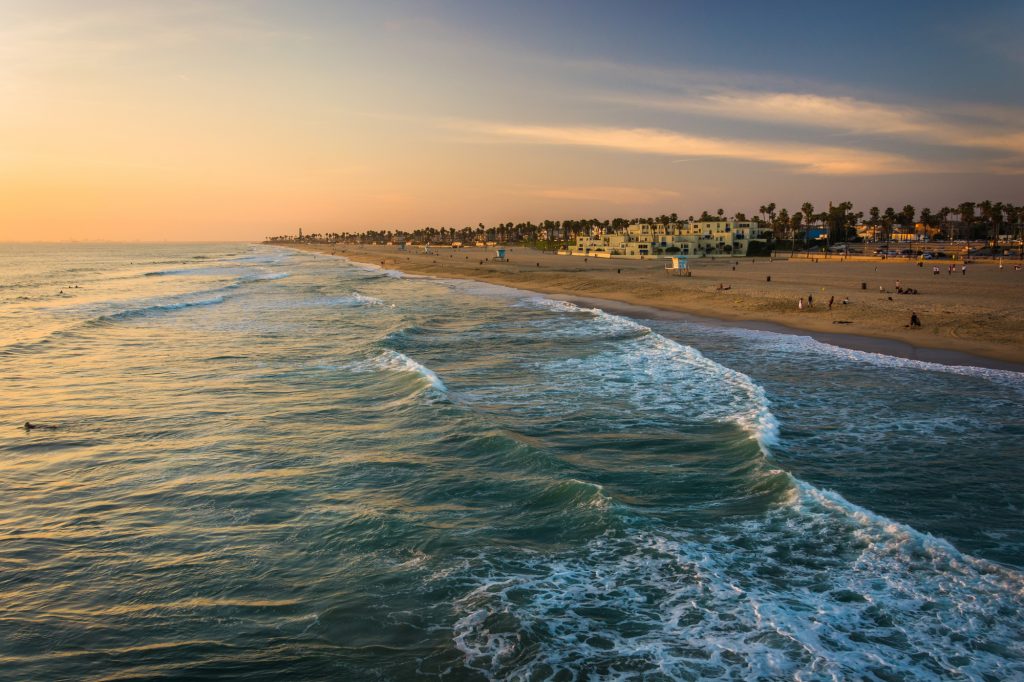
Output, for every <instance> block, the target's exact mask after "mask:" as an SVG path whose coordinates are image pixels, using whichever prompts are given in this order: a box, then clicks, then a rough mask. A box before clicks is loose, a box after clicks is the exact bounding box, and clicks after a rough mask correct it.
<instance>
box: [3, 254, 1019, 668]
mask: <svg viewBox="0 0 1024 682" xmlns="http://www.w3.org/2000/svg"><path fill="white" fill-rule="evenodd" d="M3 249H5V252H4V254H3V256H4V258H5V263H6V264H8V266H9V267H7V268H5V269H4V270H3V272H0V329H3V334H2V336H0V372H2V376H3V378H4V383H3V398H4V399H3V401H0V424H6V425H7V426H6V427H4V428H2V429H0V451H2V458H0V486H2V489H3V491H4V494H3V496H2V497H0V512H2V513H0V593H2V599H0V604H2V606H0V612H2V614H3V618H2V619H0V666H2V668H3V669H4V670H5V677H8V678H11V679H24V680H36V679H60V678H73V679H124V678H133V679H138V678H155V677H164V678H172V679H195V678H207V677H211V678H212V677H216V678H221V677H227V678H233V677H238V678H245V679H280V678H282V677H287V678H289V679H338V678H343V679H345V678H353V679H364V678H367V677H382V678H385V679H408V678H414V677H441V678H444V679H478V678H481V677H484V678H486V677H494V678H537V679H543V678H548V677H550V678H553V679H584V678H590V677H616V676H618V677H629V676H632V675H638V676H640V675H646V676H649V677H656V676H658V675H662V676H665V677H668V678H680V679H695V678H700V677H722V678H743V679H749V678H755V677H757V676H762V677H765V678H772V677H794V676H800V677H802V678H807V679H811V678H813V679H818V678H826V679H828V678H835V679H846V678H868V679H890V678H905V679H922V678H923V679H929V678H963V679H983V678H984V677H986V676H988V677H989V678H991V679H1008V678H1012V677H1015V676H1020V675H1022V674H1024V662H1022V658H1024V652H1022V650H1021V645H1020V644H1019V642H1020V641H1022V635H1024V632H1022V630H1024V626H1022V623H1021V619H1020V613H1021V607H1022V606H1024V604H1022V603H1021V602H1022V592H1024V591H1022V587H1024V581H1022V580H1021V574H1020V573H1019V570H1018V569H1019V567H1020V566H1021V565H1022V563H1024V553H1022V546H1024V537H1022V536H1021V533H1022V531H1021V524H1020V523H1019V520H1020V509H1021V505H1022V504H1024V496H1022V486H1024V483H1022V481H1024V476H1021V474H1022V473H1024V471H1021V467H1022V466H1024V465H1022V464H1021V461H1020V457H1019V452H1020V451H1019V442H1020V436H1021V435H1022V430H1021V427H1020V426H1019V425H1018V423H1017V422H1016V421H1015V420H1014V418H1013V415H1015V414H1019V412H1020V407H1021V405H1022V403H1024V378H1022V377H1021V375H1015V374H1012V373H1005V372H994V371H989V370H973V369H950V368H939V367H935V366H929V365H923V364H921V363H914V362H911V361H904V360H895V359H887V358H881V357H877V356H870V355H866V354H858V353H853V352H849V351H838V350H836V349H833V348H830V347H827V346H822V345H820V344H817V343H815V342H813V341H810V340H808V339H803V338H800V337H783V336H777V335H773V334H769V333H763V332H743V331H738V330H735V329H728V330H725V329H715V328H711V327H706V326H702V325H696V324H683V323H675V322H656V323H655V322H647V321H633V320H629V319H626V318H622V317H617V316H613V315H607V314H605V313H602V312H600V311H592V310H584V309H580V308H576V307H575V306H571V305H568V304H564V303H558V302H553V301H548V300H546V299H543V298H540V297H536V296H533V295H528V294H522V293H518V292H513V291H510V290H507V289H500V288H497V287H489V286H484V285H478V284H473V283H458V282H448V281H440V280H431V279H426V278H415V279H412V278H409V279H406V278H402V277H401V276H400V275H399V274H398V273H386V272H382V271H380V270H377V269H374V268H370V267H367V266H358V265H353V264H346V263H344V262H342V261H340V260H335V259H328V258H323V257H321V258H318V259H314V258H313V257H312V256H309V255H306V254H300V253H294V252H290V251H286V250H282V249H274V248H269V247H256V246H238V245H213V246H211V245H170V246H167V245H160V246H152V245H146V246H137V245H132V246H110V245H103V246H98V245H88V246H82V245H73V246H49V245H48V246H45V247H44V246H4V247H3ZM62 290H63V293H60V292H61V291H62ZM979 416H981V417H982V418H983V419H984V423H985V427H986V430H985V439H984V447H978V443H977V435H976V425H977V421H978V419H979ZM26 420H30V421H33V422H37V421H38V422H40V423H47V424H53V425H55V426H57V427H58V428H57V429H55V430H52V431H51V430H31V431H26V430H24V429H21V428H18V425H20V424H22V423H23V422H25V421H26Z"/></svg>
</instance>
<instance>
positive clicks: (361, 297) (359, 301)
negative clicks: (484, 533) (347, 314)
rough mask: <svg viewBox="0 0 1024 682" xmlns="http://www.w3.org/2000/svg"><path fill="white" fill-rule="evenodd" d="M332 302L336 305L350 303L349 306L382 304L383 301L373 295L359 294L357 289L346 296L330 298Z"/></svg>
mask: <svg viewBox="0 0 1024 682" xmlns="http://www.w3.org/2000/svg"><path fill="white" fill-rule="evenodd" d="M332 303H334V304H336V305H351V306H376V305H384V301H382V300H380V299H379V298H376V297H374V296H367V295H366V294H361V293H359V292H358V291H356V292H353V293H351V294H348V295H347V296H341V297H339V298H335V299H332Z"/></svg>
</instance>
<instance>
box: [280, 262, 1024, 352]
mask: <svg viewBox="0 0 1024 682" xmlns="http://www.w3.org/2000/svg"><path fill="white" fill-rule="evenodd" d="M278 245H279V246H286V247H288V248H295V249H299V250H303V251H311V252H317V253H328V254H330V253H332V252H334V253H336V254H337V255H342V256H345V257H347V258H349V259H351V260H353V261H357V262H362V263H371V264H374V265H382V264H383V265H384V266H385V267H387V268H393V269H397V270H401V271H404V272H409V273H416V274H425V275H433V276H437V277H451V278H461V279H472V280H477V281H482V282H490V283H494V284H501V285H505V286H509V287H513V288H518V289H525V290H529V291H536V292H538V293H544V294H547V295H550V296H553V297H555V298H561V299H564V300H570V301H579V302H582V303H584V304H586V305H590V306H595V307H601V308H604V309H607V310H610V311H616V312H622V313H626V314H631V315H634V316H640V317H665V316H674V317H687V318H690V319H695V320H698V321H704V322H709V323H717V324H720V325H726V326H734V327H741V328H747V329H759V330H765V331H773V332H778V333H791V334H801V335H809V336H811V337H812V338H814V339H816V340H818V341H821V342H823V343H828V344H831V345H834V346H839V347H843V348H849V349H854V350H861V351H867V352H874V353H881V354H885V355H891V356H895V357H903V358H910V359H915V360H922V361H927V362H936V363H941V364H947V365H970V366H977V367H987V368H993V369H1004V370H1010V371H1016V372H1024V348H1022V344H1021V343H1020V339H1021V338H1024V271H1015V270H1013V269H1012V268H1004V269H1000V268H999V267H998V266H997V265H995V264H991V263H986V264H972V265H971V266H969V270H970V271H969V273H968V274H966V275H963V274H961V273H960V271H959V269H957V270H956V272H955V273H954V274H949V272H948V269H946V268H947V265H946V264H943V270H941V271H940V274H938V275H934V274H932V269H931V265H928V266H927V267H922V266H918V265H917V264H916V263H913V262H905V261H901V262H897V261H888V262H855V261H842V260H837V259H833V260H828V261H826V260H819V261H818V262H815V261H813V260H807V259H797V260H793V261H789V260H786V259H781V260H778V259H775V260H771V261H769V259H767V258H754V259H751V258H741V259H735V260H734V259H707V260H703V259H701V260H696V261H691V267H692V270H693V276H692V277H673V276H670V275H668V274H666V271H665V269H664V263H665V261H664V260H657V259H651V260H644V261H618V260H608V259H597V258H587V259H584V258H581V257H578V256H558V255H554V254H551V253H550V252H542V251H538V250H534V249H529V248H524V247H514V248H512V249H510V250H509V252H508V255H509V262H495V261H494V260H492V257H493V256H494V249H488V248H468V249H461V250H451V249H437V250H435V251H433V252H427V251H425V250H424V249H422V248H420V249H419V250H412V249H410V250H408V251H400V250H398V248H397V247H394V246H362V245H350V244H338V245H331V244H278ZM769 277H770V278H771V281H769V280H768V278H769ZM897 282H899V283H900V284H899V286H900V287H901V288H907V289H911V290H916V291H918V292H919V293H918V294H897V293H895V288H896V286H897ZM862 285H863V288H862ZM720 286H721V287H722V288H721V289H719V287H720ZM801 298H810V299H812V300H811V301H807V302H805V309H804V310H802V311H801V310H799V309H798V301H799V300H800V299H801ZM830 298H831V299H832V306H831V309H829V305H828V302H829V299H830ZM844 298H848V299H849V300H850V303H849V304H843V303H842V300H843V299H844ZM911 312H916V313H918V315H919V316H920V317H921V319H922V321H923V328H921V329H911V328H909V326H908V323H909V318H910V314H911Z"/></svg>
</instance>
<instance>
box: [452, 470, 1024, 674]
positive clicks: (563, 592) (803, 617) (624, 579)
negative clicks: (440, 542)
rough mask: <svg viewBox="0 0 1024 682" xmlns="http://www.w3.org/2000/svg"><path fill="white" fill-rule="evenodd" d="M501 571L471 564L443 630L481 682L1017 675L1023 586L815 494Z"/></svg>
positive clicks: (485, 563) (526, 558) (1023, 667)
mask: <svg viewBox="0 0 1024 682" xmlns="http://www.w3.org/2000/svg"><path fill="white" fill-rule="evenodd" d="M496 561H497V560H496V559H495V558H494V557H488V556H481V557H479V558H478V560H477V562H476V565H475V566H474V567H473V569H472V572H473V574H474V575H475V576H476V578H475V582H476V586H475V587H473V588H471V589H469V590H468V591H467V592H466V593H465V594H464V596H463V597H462V598H460V599H458V600H457V601H456V607H457V609H458V611H459V612H460V613H461V614H462V615H461V617H460V618H459V619H458V620H457V621H456V623H455V625H454V627H453V633H452V636H453V641H454V644H455V646H456V647H457V648H458V649H459V650H460V651H461V652H462V653H463V656H464V660H465V663H466V665H467V666H468V667H470V668H473V669H475V670H477V671H479V672H481V673H483V674H484V675H485V676H487V677H489V678H492V679H508V678H512V679H532V678H533V677H535V676H538V675H541V674H542V673H543V675H544V676H552V677H553V676H554V675H555V674H557V673H558V671H560V670H564V671H566V672H568V673H569V674H570V675H573V676H574V677H575V678H578V676H579V674H580V671H589V672H593V673H595V674H596V675H597V676H598V677H601V678H602V679H604V678H605V677H606V676H607V677H613V678H614V677H615V676H616V675H618V674H620V673H622V672H623V671H633V672H632V674H633V675H642V674H655V673H660V674H662V675H665V676H667V677H669V678H686V679H690V678H702V677H716V678H718V677H722V678H727V679H735V678H742V679H755V678H764V679H769V678H770V679H777V678H789V679H806V680H811V679H814V680H817V679H833V680H844V679H862V678H870V679H876V678H885V677H886V676H887V675H898V676H904V677H907V678H910V679H945V678H958V679H959V678H963V679H980V678H981V677H982V676H983V674H987V675H989V676H991V677H994V678H999V679H1010V678H1018V679H1019V678H1020V676H1021V675H1022V674H1024V647H1022V646H1021V644H1020V641H1021V636H1022V635H1024V625H1022V623H1021V622H1020V620H1019V618H1016V617H1015V616H1014V614H1019V613H1020V612H1021V609H1022V608H1024V576H1022V575H1021V574H1020V573H1019V572H1016V571H1012V570H1010V569H1006V568H1003V567H1000V566H997V565H994V564H991V563H988V562H985V561H982V560H978V559H974V558H971V557H965V556H963V555H961V554H960V553H958V552H957V551H956V550H955V549H953V548H952V547H951V546H950V545H949V544H948V543H946V542H944V541H942V540H938V539H936V538H932V537H931V536H928V535H925V534H921V533H918V532H917V531H914V530H913V529H910V528H908V527H906V526H903V525H901V524H894V523H892V522H891V521H888V520H886V519H883V518H881V517H877V516H876V515H873V514H871V513H870V512H867V511H866V510H860V509H859V508H856V507H855V505H850V504H849V503H847V502H846V501H845V500H842V498H840V497H838V496H836V495H834V494H833V493H828V492H823V491H818V490H816V489H814V488H813V487H810V486H801V493H800V496H799V500H798V501H797V502H796V503H795V504H793V505H792V506H789V507H783V508H780V509H777V510H774V511H772V512H769V513H768V514H767V515H765V516H763V517H759V518H756V519H751V520H739V521H734V522H725V523H723V524H722V526H721V527H720V528H719V529H718V530H717V531H716V532H715V534H714V535H713V536H712V537H695V536H694V535H693V534H690V533H687V532H684V531H670V530H665V531H659V532H656V531H652V530H642V529H635V530H633V531H630V532H627V533H624V534H618V533H610V534H608V535H606V536H604V537H600V538H597V539H595V540H593V541H592V542H590V543H589V544H588V545H587V546H586V547H584V548H581V549H580V550H575V551H570V552H566V553H563V554H560V555H550V554H547V555H545V554H540V553H527V552H522V553H520V554H519V555H513V556H509V557H507V559H502V561H501V563H500V564H497V563H496ZM534 633H536V634H534Z"/></svg>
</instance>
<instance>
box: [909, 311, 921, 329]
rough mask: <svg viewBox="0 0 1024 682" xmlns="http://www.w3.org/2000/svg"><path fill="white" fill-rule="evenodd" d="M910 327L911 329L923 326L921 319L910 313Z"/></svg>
mask: <svg viewBox="0 0 1024 682" xmlns="http://www.w3.org/2000/svg"><path fill="white" fill-rule="evenodd" d="M910 326H911V327H920V326H921V319H920V318H919V317H918V316H917V313H910Z"/></svg>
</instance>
